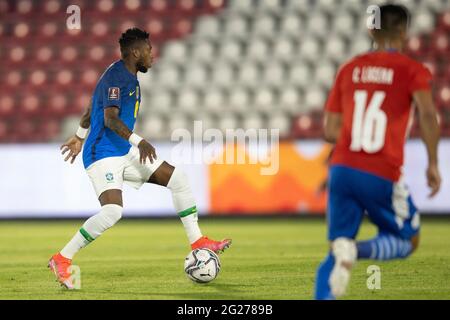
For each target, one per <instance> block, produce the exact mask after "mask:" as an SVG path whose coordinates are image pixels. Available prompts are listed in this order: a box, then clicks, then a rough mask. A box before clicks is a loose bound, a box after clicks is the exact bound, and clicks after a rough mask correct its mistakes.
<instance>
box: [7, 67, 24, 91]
mask: <svg viewBox="0 0 450 320" xmlns="http://www.w3.org/2000/svg"><path fill="white" fill-rule="evenodd" d="M22 81H23V74H22V72H20V71H17V70H12V71H10V72H8V73H6V76H5V79H4V83H5V84H6V85H7V86H10V87H16V86H18V85H20V83H21V82H22Z"/></svg>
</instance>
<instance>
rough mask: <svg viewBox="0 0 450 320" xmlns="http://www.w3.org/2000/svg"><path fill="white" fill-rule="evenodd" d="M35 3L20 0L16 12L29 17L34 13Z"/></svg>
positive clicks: (29, 0)
mask: <svg viewBox="0 0 450 320" xmlns="http://www.w3.org/2000/svg"><path fill="white" fill-rule="evenodd" d="M32 10H33V1H31V0H20V1H18V2H17V3H16V11H17V13H19V14H21V15H27V14H30V13H32Z"/></svg>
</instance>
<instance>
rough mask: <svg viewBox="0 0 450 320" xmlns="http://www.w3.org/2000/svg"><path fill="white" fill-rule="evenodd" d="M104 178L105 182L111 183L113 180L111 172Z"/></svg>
mask: <svg viewBox="0 0 450 320" xmlns="http://www.w3.org/2000/svg"><path fill="white" fill-rule="evenodd" d="M105 177H106V181H108V182H112V181H113V180H114V176H113V174H112V173H111V172H108V173H107V174H105Z"/></svg>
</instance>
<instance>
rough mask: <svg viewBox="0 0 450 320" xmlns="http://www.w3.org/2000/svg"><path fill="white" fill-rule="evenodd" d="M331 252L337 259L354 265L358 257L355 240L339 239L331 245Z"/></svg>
mask: <svg viewBox="0 0 450 320" xmlns="http://www.w3.org/2000/svg"><path fill="white" fill-rule="evenodd" d="M331 252H332V253H333V255H334V256H335V257H336V258H339V259H343V260H345V261H347V262H349V263H353V262H354V261H355V260H356V257H357V249H356V244H355V240H354V239H351V238H344V237H339V238H337V239H335V240H334V241H333V242H332V243H331Z"/></svg>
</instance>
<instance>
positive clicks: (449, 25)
mask: <svg viewBox="0 0 450 320" xmlns="http://www.w3.org/2000/svg"><path fill="white" fill-rule="evenodd" d="M438 26H439V28H442V29H443V30H447V31H450V11H447V12H445V13H443V14H442V15H441V16H440V18H439V22H438Z"/></svg>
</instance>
